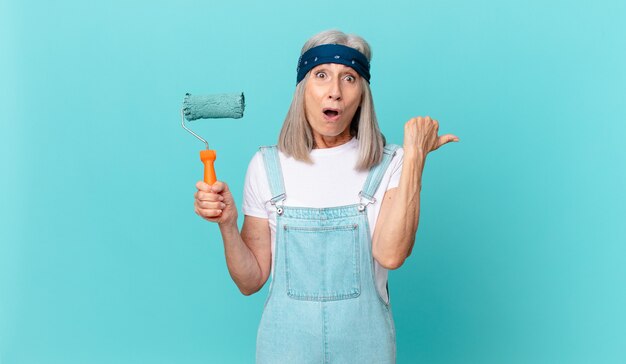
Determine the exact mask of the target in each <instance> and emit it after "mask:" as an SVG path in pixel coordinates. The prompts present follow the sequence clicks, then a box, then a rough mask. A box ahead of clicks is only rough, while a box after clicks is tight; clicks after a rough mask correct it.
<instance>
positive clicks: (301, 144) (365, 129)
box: [278, 30, 385, 170]
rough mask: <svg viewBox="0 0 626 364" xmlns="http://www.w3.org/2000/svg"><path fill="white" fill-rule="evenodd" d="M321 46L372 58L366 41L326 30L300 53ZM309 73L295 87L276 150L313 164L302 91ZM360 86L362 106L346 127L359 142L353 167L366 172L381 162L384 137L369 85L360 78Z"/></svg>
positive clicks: (313, 38)
mask: <svg viewBox="0 0 626 364" xmlns="http://www.w3.org/2000/svg"><path fill="white" fill-rule="evenodd" d="M322 44H341V45H345V46H348V47H351V48H354V49H356V50H358V51H359V52H361V53H363V54H364V55H365V57H367V60H368V61H370V60H371V59H372V51H371V49H370V46H369V44H368V43H367V42H366V41H365V39H363V38H361V37H360V36H358V35H355V34H345V33H343V32H341V31H339V30H327V31H323V32H321V33H318V34H316V35H314V36H312V37H311V38H310V39H309V40H307V41H306V43H304V46H303V47H302V50H301V52H300V54H301V55H302V54H303V53H304V52H306V51H307V50H309V49H311V48H313V47H316V46H318V45H322ZM309 74H310V72H309V73H307V74H306V76H304V78H303V79H302V81H300V82H299V83H298V85H297V86H296V90H295V92H294V95H293V99H292V101H291V105H290V106H289V111H287V116H286V117H285V121H284V123H283V127H282V129H281V130H280V135H279V137H278V148H279V149H280V151H282V152H283V153H285V154H286V155H288V156H292V157H293V158H295V159H297V160H300V161H303V162H307V163H312V160H311V157H310V152H311V150H312V149H313V148H314V147H315V140H314V138H313V131H312V130H311V126H310V125H309V123H308V121H307V119H306V114H305V110H304V90H305V86H306V83H307V81H308V79H309ZM361 83H362V90H363V92H362V96H361V105H360V106H359V107H358V109H357V111H356V113H355V114H354V118H353V119H352V122H351V123H350V126H349V128H350V135H352V136H353V137H356V138H357V139H358V141H359V158H358V159H357V165H356V166H355V167H356V169H358V170H369V169H370V168H371V167H372V166H375V165H376V164H378V163H380V161H381V160H382V155H383V149H384V147H385V136H384V135H383V134H382V133H381V132H380V128H379V127H378V120H377V119H376V113H375V111H374V101H373V100H372V92H371V90H370V87H369V83H368V82H367V81H366V80H365V79H364V78H363V77H361Z"/></svg>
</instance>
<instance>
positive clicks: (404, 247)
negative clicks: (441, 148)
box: [374, 153, 425, 269]
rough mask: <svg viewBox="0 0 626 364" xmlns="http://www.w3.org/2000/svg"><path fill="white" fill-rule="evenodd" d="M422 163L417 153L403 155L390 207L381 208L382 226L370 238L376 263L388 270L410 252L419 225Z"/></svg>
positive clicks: (401, 261)
mask: <svg viewBox="0 0 626 364" xmlns="http://www.w3.org/2000/svg"><path fill="white" fill-rule="evenodd" d="M424 162H425V159H424V158H422V157H421V156H419V155H417V154H414V153H405V155H404V161H403V165H402V174H401V176H400V183H399V185H398V188H397V190H396V193H395V195H394V196H393V199H392V200H391V201H389V202H390V204H387V205H386V206H385V207H384V208H385V209H386V211H385V219H384V223H383V224H382V225H381V226H380V230H378V229H377V231H376V234H375V237H374V239H375V242H376V250H377V254H376V255H377V256H378V258H379V259H380V261H379V262H384V264H383V265H385V266H387V267H388V268H391V269H395V268H398V267H400V266H401V265H402V263H403V262H404V260H405V259H406V258H407V257H408V256H409V255H410V254H411V250H412V249H413V244H414V242H415V233H416V232H417V226H418V223H419V212H420V192H421V189H422V171H423V169H424ZM381 213H382V211H381Z"/></svg>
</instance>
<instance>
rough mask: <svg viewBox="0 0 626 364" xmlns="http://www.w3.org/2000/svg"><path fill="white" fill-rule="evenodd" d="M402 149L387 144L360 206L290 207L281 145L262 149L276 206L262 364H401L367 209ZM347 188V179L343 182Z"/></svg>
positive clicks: (261, 327)
mask: <svg viewBox="0 0 626 364" xmlns="http://www.w3.org/2000/svg"><path fill="white" fill-rule="evenodd" d="M398 148H399V147H398V146H397V145H387V146H386V147H385V150H384V156H383V160H382V162H381V163H379V164H378V165H376V166H375V167H373V168H372V169H371V170H370V172H369V174H368V176H367V180H366V181H365V185H364V186H363V189H362V190H361V192H360V193H359V195H358V196H354V199H355V202H357V201H358V203H355V204H353V205H347V206H339V207H329V208H308V207H291V206H283V205H282V202H283V201H284V200H285V198H286V194H285V189H284V184H283V177H282V172H281V168H280V162H279V157H278V150H277V148H276V146H267V147H261V148H260V149H261V151H262V154H263V160H264V162H265V169H266V172H267V176H268V179H269V185H270V190H271V192H272V196H273V198H272V200H271V203H272V205H273V206H274V207H275V208H276V242H275V251H274V254H275V257H274V272H273V275H272V281H271V283H270V288H269V295H268V297H267V300H266V301H265V308H264V310H263V315H262V317H261V322H260V324H259V330H258V335H257V351H256V361H257V363H259V364H283V363H285V364H300V363H358V364H366V363H376V364H386V363H395V362H396V343H395V327H394V323H393V317H392V314H391V307H390V305H389V304H387V303H385V302H384V301H383V300H382V299H381V297H380V295H379V294H378V291H377V290H376V286H375V283H374V259H373V257H372V252H371V249H372V240H371V234H370V227H369V224H368V219H367V205H369V204H370V203H373V202H375V200H374V197H373V196H374V194H375V192H376V190H377V189H378V186H379V185H380V182H381V180H382V177H383V175H384V174H385V170H386V169H387V167H388V166H389V163H390V162H391V159H392V158H393V156H394V155H395V153H396V150H397V149H398ZM337 183H341V181H337Z"/></svg>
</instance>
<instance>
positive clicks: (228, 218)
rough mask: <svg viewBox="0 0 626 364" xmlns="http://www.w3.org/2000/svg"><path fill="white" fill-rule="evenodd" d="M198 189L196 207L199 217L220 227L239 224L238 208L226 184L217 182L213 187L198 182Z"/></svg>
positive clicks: (195, 195)
mask: <svg viewBox="0 0 626 364" xmlns="http://www.w3.org/2000/svg"><path fill="white" fill-rule="evenodd" d="M196 188H197V189H198V191H197V192H196V193H195V194H194V197H195V202H194V207H195V210H196V214H197V215H198V216H200V217H202V218H203V219H205V220H207V221H210V222H216V223H218V224H220V225H222V224H229V223H235V224H237V206H235V200H234V199H233V195H232V194H231V193H230V190H229V189H228V185H227V184H226V183H225V182H221V181H216V182H215V183H214V184H213V185H212V186H211V185H209V184H207V183H205V182H204V181H198V183H196Z"/></svg>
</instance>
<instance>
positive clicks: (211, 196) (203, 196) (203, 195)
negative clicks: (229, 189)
mask: <svg viewBox="0 0 626 364" xmlns="http://www.w3.org/2000/svg"><path fill="white" fill-rule="evenodd" d="M195 197H196V200H198V201H224V196H222V195H219V194H217V193H213V192H202V191H198V192H196V194H195Z"/></svg>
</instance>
